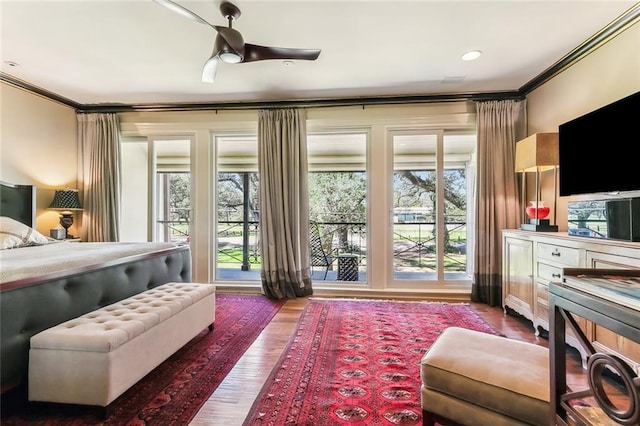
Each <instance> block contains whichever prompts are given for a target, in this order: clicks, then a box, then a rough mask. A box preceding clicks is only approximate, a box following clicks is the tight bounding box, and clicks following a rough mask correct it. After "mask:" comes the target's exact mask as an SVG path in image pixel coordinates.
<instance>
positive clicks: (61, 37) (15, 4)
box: [0, 0, 636, 105]
mask: <svg viewBox="0 0 640 426" xmlns="http://www.w3.org/2000/svg"><path fill="white" fill-rule="evenodd" d="M176 1H177V2H178V3H180V4H181V5H183V6H185V7H187V8H188V9H190V10H192V11H193V12H195V13H197V14H198V15H200V16H201V17H203V18H204V19H206V20H207V21H208V22H210V23H212V24H214V25H226V21H225V19H224V18H223V17H222V15H221V14H220V11H219V4H220V2H219V0H217V1H214V0H198V1H178V0H176ZM234 3H235V4H236V5H238V6H239V7H240V9H241V12H242V15H241V16H240V18H239V19H238V20H237V21H236V22H235V23H234V28H235V29H237V30H238V31H240V32H241V33H242V35H243V37H244V39H245V42H247V43H253V44H259V45H266V46H279V47H294V48H318V49H322V53H321V54H320V57H319V58H318V60H316V61H296V62H295V63H294V65H293V66H291V67H285V66H284V65H283V63H282V62H283V61H280V60H274V61H261V62H252V63H244V64H226V63H221V64H220V65H219V66H218V72H217V76H216V81H215V83H202V82H201V81H200V75H201V71H202V66H203V65H204V63H205V61H206V60H207V59H208V58H209V55H210V53H211V50H212V44H213V40H214V37H215V31H214V30H213V29H212V28H210V27H208V26H205V25H202V24H198V23H196V22H194V21H190V20H188V19H186V18H184V17H182V16H179V15H177V14H174V13H172V12H171V11H169V10H168V9H166V8H164V7H162V6H160V5H158V4H156V3H154V2H153V1H152V0H128V1H117V0H65V1H57V0H49V1H31V0H13V1H11V0H0V7H1V8H0V20H1V33H0V35H1V37H2V42H1V45H0V47H1V50H0V59H1V70H2V72H3V73H4V74H6V75H8V76H9V77H11V78H12V79H17V80H22V81H24V82H26V83H28V84H29V85H32V86H36V87H39V88H42V89H44V90H46V91H48V92H51V93H54V94H56V95H58V96H61V97H63V98H67V99H69V100H71V101H72V102H75V103H78V104H83V105H85V104H101V103H124V104H137V105H140V104H167V103H171V104H172V103H208V102H213V103H215V102H249V101H278V100H290V99H293V100H297V99H333V98H353V97H377V96H416V95H434V94H455V93H483V92H499V91H514V90H518V89H520V88H521V87H522V86H523V85H525V84H526V83H528V82H529V81H531V80H532V79H534V78H535V77H536V76H538V75H539V74H540V73H542V72H543V71H545V70H546V69H547V68H549V67H550V66H552V65H553V64H554V63H556V62H557V61H558V60H560V59H561V58H562V57H563V56H565V55H566V54H568V53H569V52H570V51H571V50H572V49H574V48H575V47H577V46H578V45H580V44H581V43H583V42H584V41H585V40H587V39H588V38H589V37H591V36H592V35H594V34H595V33H597V32H598V31H600V30H601V29H602V28H604V27H605V26H607V25H608V24H609V23H610V22H611V21H613V20H614V19H615V18H617V17H618V16H620V15H621V14H622V13H623V12H625V11H626V10H628V9H629V8H630V7H632V6H633V5H634V4H636V2H634V1H624V0H605V1H590V0H584V1H579V0H574V1H517V0H513V1H504V0H503V1H480V0H476V1H455V0H449V1H428V0H423V1H420V0H413V1H398V0H386V1H381V0H371V1H364V0H356V1H347V0H344V1H329V0H313V1H311V0H284V1H270V0H254V1H250V0H236V1H234ZM471 49H479V50H481V51H482V52H483V55H482V56H481V57H480V58H479V59H477V60H476V61H472V62H465V61H462V60H461V58H460V56H461V55H462V53H464V52H465V51H468V50H471ZM9 62H12V63H17V64H18V65H16V66H10V65H9Z"/></svg>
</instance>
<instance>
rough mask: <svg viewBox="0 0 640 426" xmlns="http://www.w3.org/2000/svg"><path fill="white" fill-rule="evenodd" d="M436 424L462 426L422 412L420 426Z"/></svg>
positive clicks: (433, 425)
mask: <svg viewBox="0 0 640 426" xmlns="http://www.w3.org/2000/svg"><path fill="white" fill-rule="evenodd" d="M436 424H438V425H443V426H463V425H461V424H460V423H456V422H454V421H452V420H449V419H446V418H444V417H442V416H440V415H438V414H435V413H431V412H429V411H426V410H422V426H435V425H436Z"/></svg>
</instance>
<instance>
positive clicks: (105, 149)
mask: <svg viewBox="0 0 640 426" xmlns="http://www.w3.org/2000/svg"><path fill="white" fill-rule="evenodd" d="M78 163H79V164H78V185H79V187H80V191H81V193H82V199H83V201H82V207H83V209H84V211H83V215H82V230H81V238H82V241H118V240H119V229H118V222H119V212H120V123H119V119H118V116H117V115H116V114H78Z"/></svg>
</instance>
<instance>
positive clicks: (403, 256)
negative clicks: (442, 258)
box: [393, 134, 438, 280]
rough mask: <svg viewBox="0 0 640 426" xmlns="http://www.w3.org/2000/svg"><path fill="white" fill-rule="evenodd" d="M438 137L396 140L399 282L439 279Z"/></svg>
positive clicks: (397, 137) (396, 260)
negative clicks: (437, 232)
mask: <svg viewBox="0 0 640 426" xmlns="http://www.w3.org/2000/svg"><path fill="white" fill-rule="evenodd" d="M437 142H438V141H437V135H428V134H427V135H395V136H394V137H393V213H394V217H393V271H394V278H395V279H430V280H435V279H437V278H438V277H437V263H438V258H437V256H436V224H437V221H436V219H437V216H436V213H437V209H436V202H437V197H436V181H437V174H436V150H437Z"/></svg>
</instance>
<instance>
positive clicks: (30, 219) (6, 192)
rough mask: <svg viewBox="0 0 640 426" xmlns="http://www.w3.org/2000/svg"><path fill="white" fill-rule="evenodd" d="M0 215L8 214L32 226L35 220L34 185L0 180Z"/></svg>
mask: <svg viewBox="0 0 640 426" xmlns="http://www.w3.org/2000/svg"><path fill="white" fill-rule="evenodd" d="M0 216H8V217H10V218H12V219H15V220H17V221H19V222H22V223H24V224H25V225H27V226H29V227H33V225H34V224H35V221H36V187H35V186H33V185H14V184H11V183H7V182H2V181H0Z"/></svg>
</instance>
